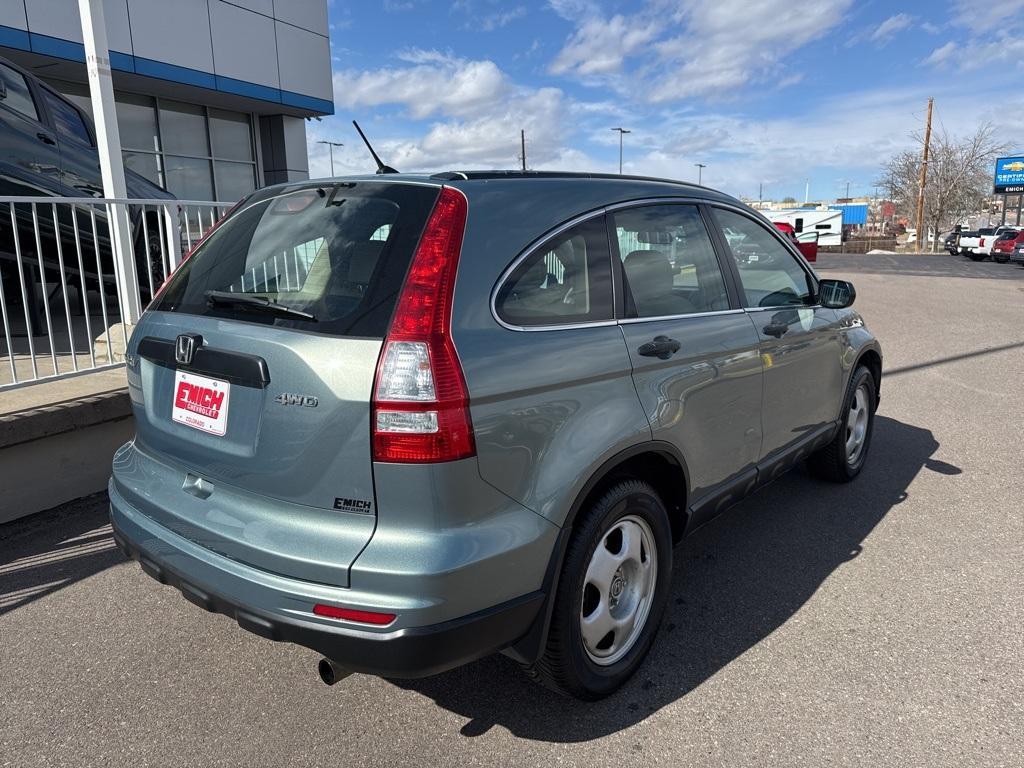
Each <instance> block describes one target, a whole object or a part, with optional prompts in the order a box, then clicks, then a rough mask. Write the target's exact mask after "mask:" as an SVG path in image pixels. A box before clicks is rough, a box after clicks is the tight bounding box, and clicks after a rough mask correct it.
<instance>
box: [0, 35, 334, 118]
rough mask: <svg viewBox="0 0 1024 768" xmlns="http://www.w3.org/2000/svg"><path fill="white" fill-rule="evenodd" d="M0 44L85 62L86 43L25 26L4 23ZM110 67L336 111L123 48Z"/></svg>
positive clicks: (302, 98)
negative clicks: (32, 30)
mask: <svg viewBox="0 0 1024 768" xmlns="http://www.w3.org/2000/svg"><path fill="white" fill-rule="evenodd" d="M0 47H6V48H17V49H19V50H23V51H33V52H35V53H41V54H45V55H47V56H53V57H55V58H58V59H66V60H68V61H77V62H82V63H84V62H85V46H83V45H82V44H81V43H76V42H74V41H73V40H65V39H64V38H60V37H50V36H49V35H40V34H37V33H35V32H26V31H25V30H23V29H16V28H14V27H7V26H4V25H3V24H0ZM110 66H111V68H112V69H116V70H118V71H120V72H134V73H136V74H139V75H145V76H146V77H155V78H157V79H159V80H169V81H171V82H174V83H182V84H184V85H193V86H196V87H198V88H206V89H207V90H211V91H218V92H220V93H232V94H235V95H237V96H245V97H247V98H250V99H256V100H257V101H264V102H267V103H271V104H285V105H287V106H289V107H297V108H299V109H305V110H309V111H310V112H316V113H318V114H324V115H333V114H334V102H333V101H329V100H327V99H318V98H316V97H315V96H307V95H305V94H302V93H295V92H293V91H285V90H281V89H279V88H272V87H270V86H267V85H260V84H259V83H250V82H248V81H246V80H236V79H234V78H231V77H222V76H220V75H213V74H211V73H209V72H203V71H201V70H198V69H190V68H188V67H179V66H177V65H175V64H167V63H165V62H162V61H155V60H153V59H147V58H144V57H142V56H133V55H131V54H129V53H122V52H120V51H111V52H110Z"/></svg>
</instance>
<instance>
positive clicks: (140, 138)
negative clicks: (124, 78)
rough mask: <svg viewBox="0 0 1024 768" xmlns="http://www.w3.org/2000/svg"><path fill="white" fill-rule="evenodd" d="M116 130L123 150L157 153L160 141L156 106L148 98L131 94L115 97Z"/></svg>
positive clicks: (121, 94) (120, 94)
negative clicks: (119, 135)
mask: <svg viewBox="0 0 1024 768" xmlns="http://www.w3.org/2000/svg"><path fill="white" fill-rule="evenodd" d="M116 109H117V130H118V133H120V134H121V147H122V148H123V149H141V150H143V151H146V152H159V151H160V140H159V134H158V133H157V127H156V105H155V104H154V102H153V99H151V98H150V97H148V96H136V95H135V94H131V93H119V94H118V95H117V104H116Z"/></svg>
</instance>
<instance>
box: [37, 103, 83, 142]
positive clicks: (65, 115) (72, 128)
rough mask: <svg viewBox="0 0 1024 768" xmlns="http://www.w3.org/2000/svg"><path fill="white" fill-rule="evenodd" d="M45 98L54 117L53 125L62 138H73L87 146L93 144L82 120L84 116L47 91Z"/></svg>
mask: <svg viewBox="0 0 1024 768" xmlns="http://www.w3.org/2000/svg"><path fill="white" fill-rule="evenodd" d="M43 98H44V99H46V106H47V108H48V109H49V110H50V114H51V115H53V124H54V126H55V127H56V129H57V133H59V134H61V135H62V136H71V137H72V138H75V139H78V140H79V141H82V142H85V143H86V144H92V138H91V137H90V136H89V129H88V128H86V127H85V120H83V119H82V115H81V113H79V111H78V110H77V109H75V108H74V107H73V106H71V105H70V104H68V103H67V102H66V101H64V99H61V98H59V97H57V96H55V95H54V94H52V93H50V92H49V91H47V90H45V89H44V90H43Z"/></svg>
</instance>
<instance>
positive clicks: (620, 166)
mask: <svg viewBox="0 0 1024 768" xmlns="http://www.w3.org/2000/svg"><path fill="white" fill-rule="evenodd" d="M612 130H613V131H618V132H619V176H621V175H622V136H623V134H626V133H632V131H627V130H626V129H625V128H612Z"/></svg>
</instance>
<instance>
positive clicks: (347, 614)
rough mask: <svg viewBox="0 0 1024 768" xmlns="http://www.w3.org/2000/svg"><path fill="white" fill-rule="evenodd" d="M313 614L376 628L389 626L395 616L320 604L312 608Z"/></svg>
mask: <svg viewBox="0 0 1024 768" xmlns="http://www.w3.org/2000/svg"><path fill="white" fill-rule="evenodd" d="M313 613H315V614H316V615H317V616H324V617H326V618H328V619H344V620H345V621H356V622H359V623H360V624H373V625H375V626H378V627H382V626H384V625H385V624H390V623H391V622H392V621H394V620H395V614H393V613H377V612H376V611H357V610H356V609H354V608H339V607H338V606H336V605H323V604H322V603H317V604H316V605H314V606H313Z"/></svg>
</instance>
